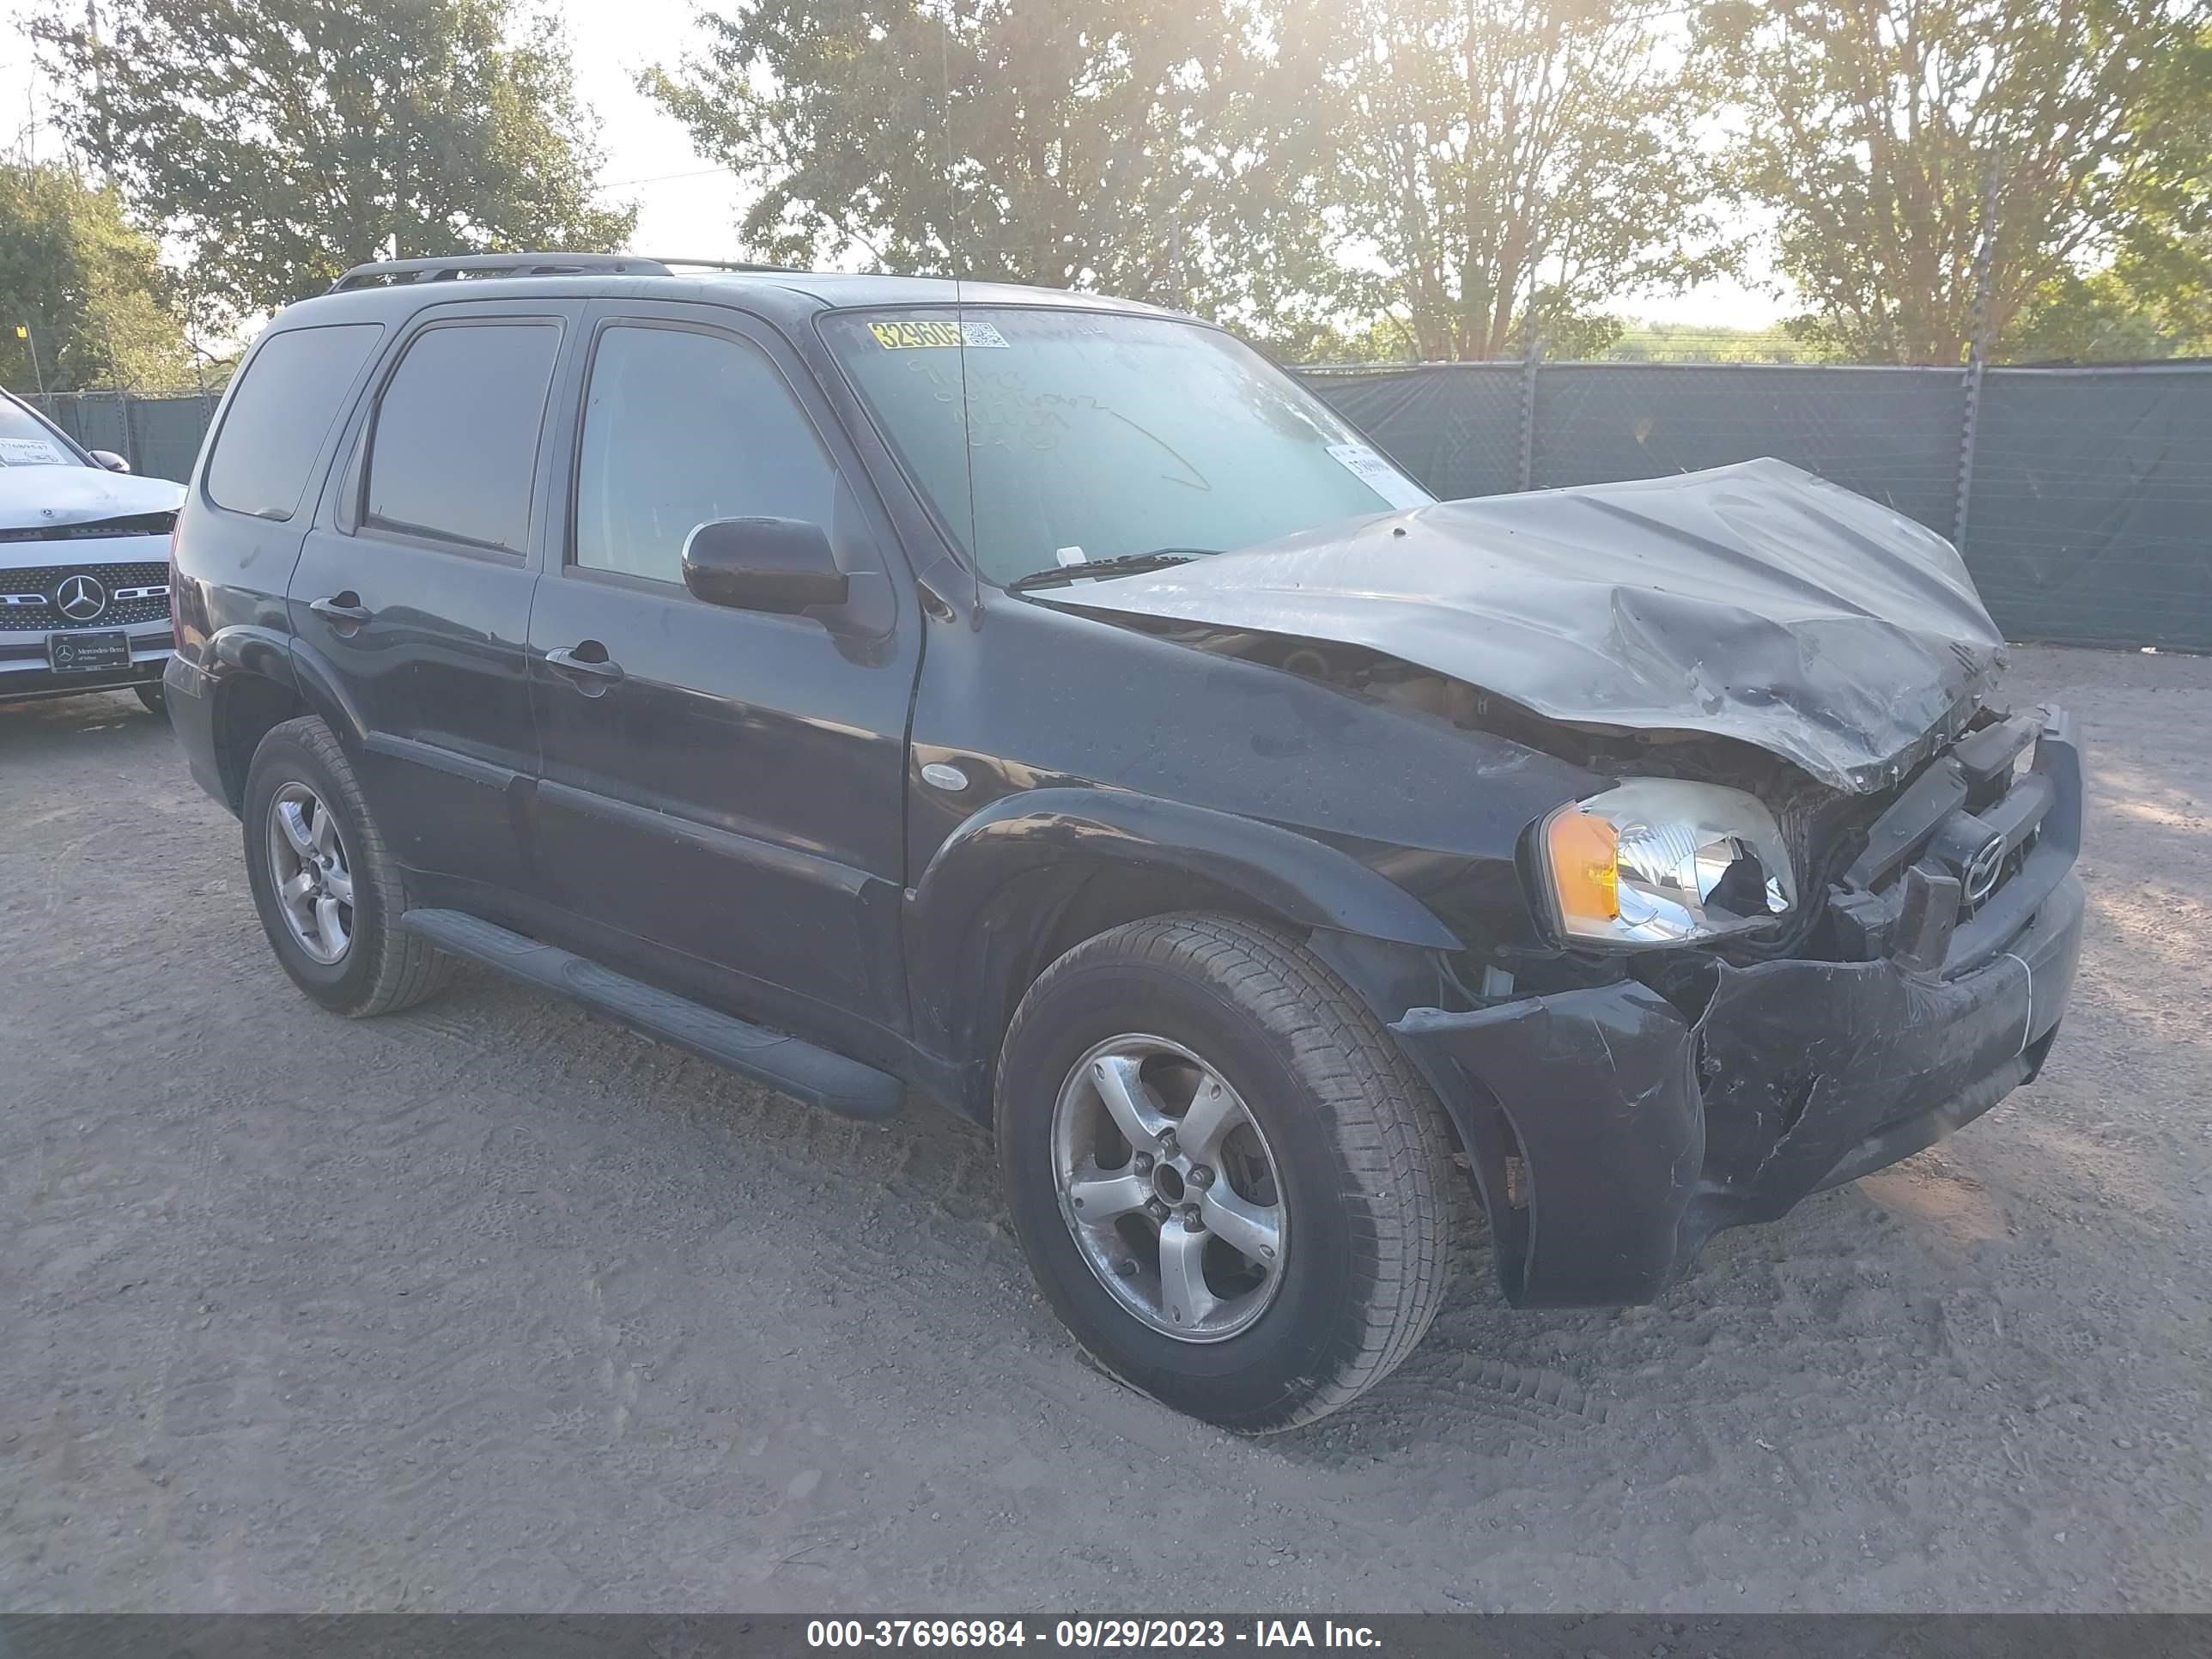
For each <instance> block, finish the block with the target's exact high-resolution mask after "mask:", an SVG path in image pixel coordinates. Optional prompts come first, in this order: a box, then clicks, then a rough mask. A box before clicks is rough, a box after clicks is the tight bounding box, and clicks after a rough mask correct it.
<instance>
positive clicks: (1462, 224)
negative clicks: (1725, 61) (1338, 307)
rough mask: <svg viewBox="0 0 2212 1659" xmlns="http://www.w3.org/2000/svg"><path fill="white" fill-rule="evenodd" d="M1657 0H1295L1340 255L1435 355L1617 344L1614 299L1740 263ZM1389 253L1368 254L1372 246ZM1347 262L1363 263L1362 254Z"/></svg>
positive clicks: (1692, 88)
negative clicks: (1613, 340)
mask: <svg viewBox="0 0 2212 1659" xmlns="http://www.w3.org/2000/svg"><path fill="white" fill-rule="evenodd" d="M1661 16H1662V15H1655V12H1654V9H1653V8H1651V7H1650V6H1649V5H1647V4H1643V3H1638V0H1287V3H1285V7H1284V9H1283V11H1282V14H1281V16H1280V18H1279V35H1280V39H1281V42H1282V46H1281V54H1280V60H1279V74H1280V76H1282V78H1283V80H1284V81H1285V84H1286V86H1287V87H1288V88H1293V89H1295V96H1290V97H1286V98H1285V100H1283V101H1284V104H1285V106H1286V107H1294V108H1296V109H1297V110H1298V111H1300V112H1302V114H1303V116H1304V121H1303V123H1302V125H1299V126H1297V127H1296V128H1294V131H1300V132H1303V134H1304V137H1305V139H1306V143H1305V144H1304V154H1306V155H1310V157H1312V158H1313V160H1314V165H1315V166H1316V169H1317V174H1318V179H1319V183H1318V185H1317V186H1316V189H1315V191H1314V193H1315V195H1316V197H1317V198H1318V199H1320V200H1322V201H1323V202H1325V203H1326V204H1328V209H1327V211H1326V213H1325V214H1324V215H1323V218H1324V222H1325V223H1326V225H1327V227H1328V230H1329V232H1330V233H1331V234H1330V236H1329V238H1328V240H1329V242H1330V244H1331V245H1332V246H1334V248H1335V249H1337V250H1338V251H1339V252H1340V253H1343V254H1346V256H1350V255H1352V254H1356V253H1357V252H1361V251H1368V252H1371V254H1372V255H1373V256H1375V259H1376V260H1379V263H1380V264H1381V265H1382V266H1383V269H1384V270H1385V271H1386V272H1387V273H1388V274H1387V275H1385V276H1364V275H1358V274H1354V273H1351V272H1342V273H1338V274H1337V275H1336V276H1335V278H1334V281H1333V282H1332V283H1331V287H1332V289H1333V291H1334V294H1335V295H1336V297H1337V298H1338V299H1339V301H1340V303H1343V304H1345V305H1346V306H1348V307H1355V308H1360V307H1358V301H1360V300H1361V299H1362V298H1363V297H1364V298H1365V299H1366V300H1368V301H1369V302H1370V305H1379V304H1381V303H1389V304H1392V305H1395V307H1397V308H1398V310H1399V311H1400V312H1401V314H1403V315H1404V316H1405V317H1406V318H1407V321H1408V323H1409V325H1410V326H1411V328H1412V330H1413V334H1414V336H1415V338H1416V340H1417V341H1418V343H1419V352H1420V355H1421V356H1423V357H1425V358H1430V359H1438V358H1496V357H1506V356H1516V355H1518V353H1519V352H1520V350H1521V349H1522V340H1523V337H1524V331H1525V329H1526V327H1527V325H1528V318H1527V317H1526V316H1525V315H1524V313H1525V312H1526V310H1527V308H1528V296H1529V295H1530V293H1531V291H1532V290H1534V292H1535V294H1536V296H1537V298H1536V316H1535V325H1536V328H1537V330H1538V331H1539V332H1540V333H1541V335H1542V336H1543V337H1545V339H1546V341H1547V350H1549V351H1550V352H1551V353H1552V354H1553V355H1555V356H1556V355H1576V356H1578V355H1587V354H1588V353H1589V352H1591V351H1595V350H1598V349H1602V348H1603V346H1604V345H1605V343H1607V340H1608V339H1609V337H1610V336H1611V334H1612V333H1613V332H1617V331H1618V329H1619V326H1620V325H1619V324H1618V323H1617V322H1614V321H1613V320H1612V319H1607V318H1606V317H1605V316H1604V314H1603V305H1604V302H1605V301H1607V300H1609V299H1611V298H1613V296H1615V295H1619V294H1620V293H1621V292H1623V291H1624V290H1626V289H1632V288H1638V287H1651V286H1679V285H1680V284H1681V283H1685V282H1687V281H1689V280H1692V279H1694V278H1696V277H1698V276H1705V275H1711V274H1714V273H1716V272H1717V271H1719V270H1724V269H1728V268H1729V267H1730V266H1731V265H1732V263H1733V260H1734V258H1735V249H1734V248H1733V247H1731V246H1729V245H1728V244H1727V243H1726V242H1725V241H1724V240H1723V238H1722V237H1721V236H1720V235H1719V234H1718V230H1717V226H1716V224H1715V222H1714V221H1713V219H1712V217H1711V214H1710V213H1709V212H1708V211H1707V210H1706V202H1707V198H1708V196H1709V194H1710V185H1711V179H1710V178H1709V175H1708V172H1707V168H1706V166H1705V161H1704V155H1703V151H1702V149H1701V148H1700V146H1699V143H1698V142H1697V139H1696V136H1695V131H1694V129H1695V125H1696V122H1697V121H1698V119H1699V117H1700V116H1701V115H1702V114H1703V113H1704V112H1705V109H1706V107H1707V100H1706V94H1705V88H1703V87H1702V86H1701V84H1700V83H1699V82H1698V81H1697V80H1696V79H1695V78H1694V77H1693V76H1692V75H1690V74H1689V73H1688V72H1687V71H1686V66H1685V64H1684V63H1683V62H1682V55H1681V53H1680V51H1679V50H1678V49H1677V46H1678V44H1679V43H1678V42H1676V41H1674V40H1671V39H1670V37H1669V36H1668V34H1667V33H1664V32H1663V26H1662V21H1661ZM1374 262H1375V261H1374V260H1370V264H1371V263H1374ZM1346 263H1347V264H1348V263H1349V258H1348V257H1347V260H1346Z"/></svg>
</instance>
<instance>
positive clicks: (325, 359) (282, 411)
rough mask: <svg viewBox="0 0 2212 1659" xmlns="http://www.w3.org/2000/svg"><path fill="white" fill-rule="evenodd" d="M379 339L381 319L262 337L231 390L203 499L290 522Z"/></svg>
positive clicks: (209, 467)
mask: <svg viewBox="0 0 2212 1659" xmlns="http://www.w3.org/2000/svg"><path fill="white" fill-rule="evenodd" d="M383 337H384V325H383V324H381V323H340V324H337V325H333V326H331V327H328V328H293V329H286V330H285V331H283V332H282V333H280V334H272V335H270V336H269V337H267V338H266V339H264V340H263V341H262V342H261V343H260V345H259V347H258V348H257V349H256V350H255V351H254V354H253V360H252V362H249V363H247V364H246V371H245V373H244V374H243V375H242V376H241V377H240V380H239V383H238V385H237V386H236V387H235V388H234V389H233V391H232V392H231V394H230V404H229V407H228V409H227V410H225V411H224V414H223V417H222V429H221V430H220V431H218V432H217V433H216V439H215V453H213V454H211V455H210V456H209V457H208V464H207V493H208V499H209V500H210V501H213V502H214V503H215V504H216V506H217V507H228V508H229V509H230V510H231V511H232V512H234V513H252V515H253V516H254V517H255V518H257V519H289V518H290V517H291V516H292V514H293V513H295V512H297V511H298V510H299V506H300V495H301V491H303V490H304V489H307V475H308V473H310V472H311V471H313V470H314V465H315V458H316V457H317V456H318V455H319V454H321V453H322V451H323V440H324V439H325V438H326V437H328V436H329V435H330V430H331V423H332V422H335V421H336V420H337V418H338V413H339V410H341V409H343V408H344V407H346V406H347V404H348V402H349V398H348V394H349V392H352V390H353V383H354V378H355V377H356V375H358V374H360V373H361V368H362V364H364V363H366V362H368V354H369V353H370V352H372V351H374V350H375V349H376V343H377V342H378V341H379V340H380V339H381V338H383Z"/></svg>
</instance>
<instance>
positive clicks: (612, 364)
mask: <svg viewBox="0 0 2212 1659" xmlns="http://www.w3.org/2000/svg"><path fill="white" fill-rule="evenodd" d="M836 486H837V480H836V472H835V471H833V469H832V468H831V466H830V464H829V457H828V456H827V455H825V454H823V452H822V446H821V444H820V442H819V441H817V439H816V438H815V435H814V428H812V427H811V426H810V425H809V424H808V423H807V419H806V414H805V410H802V409H801V408H800V407H799V400H798V399H797V398H794V397H793V396H792V394H791V389H790V387H788V386H786V385H785V384H784V380H783V376H782V375H781V374H780V373H778V372H777V370H776V367H775V364H774V363H772V362H769V358H768V356H767V355H766V354H765V353H764V352H763V351H761V350H760V349H758V348H757V347H755V346H750V345H746V344H744V343H742V342H739V341H737V340H732V339H728V338H726V337H722V336H720V335H714V334H693V333H690V332H687V331H681V330H677V329H667V328H648V327H634V326H632V327H619V326H618V327H615V328H610V329H608V330H607V331H606V332H605V333H604V334H602V335H601V336H600V337H599V349H598V351H596V352H595V353H593V354H592V383H591V390H590V392H588V393H587V394H586V397H585V399H584V441H583V445H582V451H581V453H580V455H579V456H578V458H577V472H576V532H575V533H576V544H575V562H576V563H577V564H579V565H581V566H583V567H584V568H586V569H592V570H618V571H621V572H623V574H627V575H632V576H650V577H653V578H654V579H655V580H659V581H665V582H680V581H682V580H684V564H683V551H684V538H685V537H687V536H689V535H690V533H691V532H692V531H693V529H695V528H696V526H700V525H702V524H705V523H707V522H708V520H713V519H738V518H775V519H804V520H807V521H808V522H809V523H811V524H818V525H821V526H823V527H824V528H825V529H826V528H828V527H829V520H830V513H831V508H832V502H833V501H834V499H835V497H836Z"/></svg>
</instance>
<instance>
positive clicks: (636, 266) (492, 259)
mask: <svg viewBox="0 0 2212 1659" xmlns="http://www.w3.org/2000/svg"><path fill="white" fill-rule="evenodd" d="M687 263H689V262H687ZM586 271H605V272H609V273H616V274H619V273H628V274H629V275H632V276H668V275H670V274H671V273H670V271H669V269H668V267H667V266H666V265H665V264H662V263H661V262H660V261H659V260H658V259H641V258H638V257H637V256H636V255H635V254H630V253H462V254H455V255H453V257H451V258H443V259H376V260H372V261H371V262H370V263H369V264H365V265H356V266H355V267H354V268H353V269H352V270H349V271H348V272H346V274H345V275H344V276H341V277H339V278H338V279H337V281H336V282H335V283H331V288H330V291H331V293H333V294H343V293H345V292H347V291H348V290H349V289H358V288H368V287H369V286H370V285H371V284H373V283H377V282H379V281H383V280H389V281H391V282H392V283H436V282H450V281H453V280H454V279H456V278H459V277H463V276H576V275H579V274H580V273H583V272H586Z"/></svg>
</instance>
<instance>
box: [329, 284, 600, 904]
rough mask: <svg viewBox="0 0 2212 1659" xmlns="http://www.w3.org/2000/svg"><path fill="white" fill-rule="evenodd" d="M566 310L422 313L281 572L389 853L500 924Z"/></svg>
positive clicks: (518, 878) (529, 757) (572, 317)
mask: <svg viewBox="0 0 2212 1659" xmlns="http://www.w3.org/2000/svg"><path fill="white" fill-rule="evenodd" d="M582 314H583V302H582V301H549V302H545V303H530V302H522V301H507V302H490V303H482V304H477V305H454V306H440V307H433V308H431V309H430V310H429V311H428V312H426V313H423V315H422V318H421V319H418V321H417V324H416V326H415V327H414V328H413V329H412V330H411V331H410V332H409V333H408V335H407V336H406V337H404V338H403V339H402V340H401V341H400V342H399V343H398V348H397V349H396V350H395V351H394V352H392V354H391V355H390V356H389V357H388V358H387V361H386V363H385V364H384V365H383V366H382V368H380V379H379V380H378V381H377V382H376V383H375V391H374V396H373V397H372V398H370V399H368V404H367V407H366V408H365V410H363V411H362V413H361V415H360V416H358V417H357V418H356V422H355V425H354V428H353V430H352V431H351V432H350V433H349V437H348V444H349V447H347V448H345V449H343V450H342V451H341V452H340V453H341V454H342V455H344V456H346V457H347V458H348V459H345V461H344V462H343V466H342V469H341V470H340V471H339V473H338V482H337V486H336V487H335V488H333V489H331V490H330V491H329V492H327V496H326V499H325V502H324V504H323V509H322V511H321V512H320V513H318V515H317V518H316V522H315V525H314V527H313V529H312V530H310V531H309V532H308V535H307V543H306V545H305V547H304V548H303V549H302V550H301V557H300V562H299V565H298V568H296V569H295V572H294V574H293V577H292V583H291V588H290V608H291V615H292V628H293V636H294V638H295V641H297V645H296V647H295V648H296V649H297V651H298V653H300V656H301V660H302V666H303V669H307V670H310V671H315V672H319V673H321V674H322V675H324V676H325V677H326V678H329V679H331V681H333V682H334V689H335V690H336V691H337V694H338V696H339V698H340V700H341V701H342V702H344V703H345V704H346V705H348V706H349V708H350V710H351V711H352V714H353V716H354V718H355V719H356V720H357V721H358V722H359V725H360V726H361V728H362V738H361V745H360V746H361V751H362V752H361V753H360V755H359V756H358V757H357V763H358V766H359V769H360V771H361V775H362V789H363V791H364V792H365V793H367V795H368V803H369V807H370V810H371V811H373V812H374V814H375V815H376V820H377V823H378V824H379V826H380V828H381V829H382V831H383V833H384V836H385V839H386V842H388V843H389V845H390V847H391V848H392V853H393V854H394V855H395V856H396V857H397V858H398V860H399V861H400V862H401V863H402V864H404V865H406V866H408V867H409V868H410V869H412V870H415V871H417V872H422V873H423V874H424V875H426V876H428V877H429V878H433V880H432V881H431V882H429V883H428V884H426V885H427V886H428V888H429V889H430V890H432V891H434V892H435V893H438V894H440V895H441V896H442V897H443V899H444V901H445V902H462V903H465V904H468V905H470V906H471V908H480V909H482V910H483V911H484V912H485V913H486V914H488V915H506V914H508V900H510V899H511V897H512V896H513V895H514V894H515V893H516V892H517V891H518V890H520V889H522V888H524V887H525V886H526V874H525V872H524V870H523V866H522V862H521V851H520V848H521V842H520V835H519V823H520V815H521V805H522V803H521V792H522V791H523V790H524V789H526V787H527V783H528V779H529V776H530V774H531V773H532V770H533V769H535V766H536V763H537V741H536V733H535V732H534V730H533V728H532V724H531V710H530V695H529V689H528V684H527V681H526V674H525V670H524V663H523V644H524V641H525V640H526V638H527V637H528V634H529V627H530V601H531V594H532V590H533V589H534V588H535V587H536V586H537V583H538V560H537V558H536V556H535V548H536V545H537V538H538V536H539V535H540V533H541V532H542V531H543V529H544V525H545V523H546V522H547V521H548V520H550V518H551V517H552V516H553V515H552V514H551V513H550V512H549V511H548V508H547V503H546V500H545V495H544V489H542V488H541V487H540V480H541V477H542V476H543V474H542V469H543V465H544V456H543V453H542V452H544V451H545V450H547V449H548V448H549V447H550V439H549V438H548V436H547V435H546V434H545V430H544V428H545V426H546V413H547V410H548V409H549V408H550V407H551V406H552V402H553V392H554V383H555V380H556V374H557V373H558V371H559V369H560V366H561V364H562V356H563V351H564V349H565V346H566V343H567V342H568V339H569V338H570V337H572V336H573V333H574V330H575V329H576V327H577V326H578V325H580V320H581V318H582Z"/></svg>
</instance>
